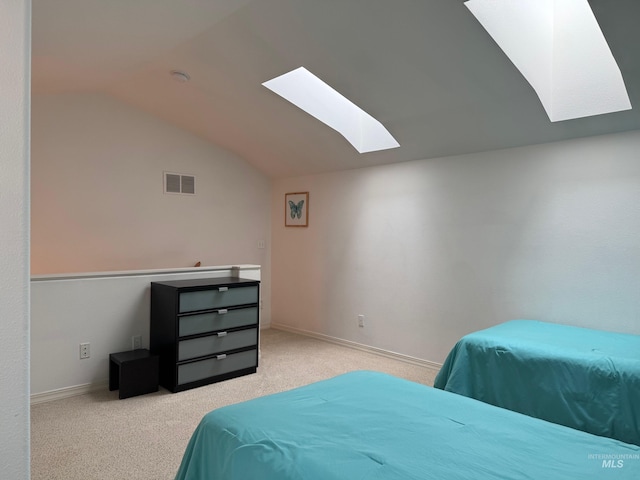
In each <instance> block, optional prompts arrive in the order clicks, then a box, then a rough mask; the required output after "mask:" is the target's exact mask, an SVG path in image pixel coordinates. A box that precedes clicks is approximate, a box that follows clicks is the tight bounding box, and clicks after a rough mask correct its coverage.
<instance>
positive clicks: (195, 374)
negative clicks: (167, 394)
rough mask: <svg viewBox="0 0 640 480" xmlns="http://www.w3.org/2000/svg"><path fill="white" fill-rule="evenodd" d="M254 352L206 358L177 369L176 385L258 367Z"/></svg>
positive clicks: (256, 356)
mask: <svg viewBox="0 0 640 480" xmlns="http://www.w3.org/2000/svg"><path fill="white" fill-rule="evenodd" d="M257 362H258V355H257V352H256V350H247V351H246V352H240V353H234V354H231V355H226V356H225V357H224V358H208V359H207V360H201V361H199V362H193V363H187V364H185V365H180V366H179V367H178V385H183V384H185V383H191V382H196V381H198V380H203V379H205V378H209V377H213V376H216V375H223V374H225V373H229V372H234V371H236V370H243V369H245V368H255V367H257V366H258V363H257Z"/></svg>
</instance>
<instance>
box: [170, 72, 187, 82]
mask: <svg viewBox="0 0 640 480" xmlns="http://www.w3.org/2000/svg"><path fill="white" fill-rule="evenodd" d="M171 78H173V79H174V80H175V81H176V82H180V83H187V82H188V81H189V80H191V77H190V76H189V74H188V73H186V72H182V71H180V70H171Z"/></svg>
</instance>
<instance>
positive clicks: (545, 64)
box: [465, 0, 631, 122]
mask: <svg viewBox="0 0 640 480" xmlns="http://www.w3.org/2000/svg"><path fill="white" fill-rule="evenodd" d="M465 5H466V6H467V8H469V10H470V11H471V13H472V14H473V15H474V16H475V17H476V18H477V19H478V21H479V22H480V23H481V24H482V26H483V27H484V28H485V30H487V32H488V33H489V35H491V37H493V39H494V40H495V41H496V43H497V44H498V45H499V46H500V48H502V50H503V51H504V53H506V55H507V56H508V57H509V59H510V60H511V61H512V62H513V64H514V65H515V66H516V67H517V68H518V70H520V72H521V73H522V75H524V77H525V78H526V79H527V81H528V82H529V83H530V84H531V86H532V87H533V88H534V90H535V91H536V93H537V94H538V97H539V98H540V100H541V102H542V105H543V106H544V109H545V110H546V112H547V115H548V116H549V119H550V120H551V121H552V122H557V121H561V120H570V119H573V118H580V117H588V116H591V115H600V114H603V113H612V112H618V111H621V110H629V109H631V102H630V101H629V97H628V95H627V90H626V88H625V85H624V80H623V79H622V74H621V73H620V69H619V68H618V65H617V63H616V61H615V59H614V58H613V54H612V53H611V50H610V49H609V46H608V45H607V41H606V40H605V38H604V35H603V34H602V31H601V30H600V26H599V25H598V22H597V21H596V18H595V17H594V15H593V12H592V11H591V7H590V6H589V3H588V1H587V0H468V1H467V2H465Z"/></svg>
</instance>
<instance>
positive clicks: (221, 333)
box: [218, 332, 227, 337]
mask: <svg viewBox="0 0 640 480" xmlns="http://www.w3.org/2000/svg"><path fill="white" fill-rule="evenodd" d="M218 336H219V337H226V336H227V332H218Z"/></svg>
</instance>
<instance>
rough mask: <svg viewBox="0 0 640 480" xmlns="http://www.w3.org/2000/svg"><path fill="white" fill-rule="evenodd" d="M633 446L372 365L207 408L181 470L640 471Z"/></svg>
mask: <svg viewBox="0 0 640 480" xmlns="http://www.w3.org/2000/svg"><path fill="white" fill-rule="evenodd" d="M638 478H640V447H638V446H635V445H629V444H626V443H623V442H620V441H617V440H613V439H610V438H603V437H598V436H595V435H591V434H588V433H585V432H581V431H578V430H574V429H571V428H567V427H563V426H561V425H555V424H552V423H549V422H545V421H542V420H538V419H536V418H532V417H528V416H526V415H522V414H519V413H516V412H512V411H509V410H505V409H502V408H498V407H494V406H492V405H488V404H486V403H482V402H479V401H477V400H473V399H470V398H467V397H464V396H461V395H455V394H452V393H449V392H444V391H442V390H437V389H434V388H431V387H427V386H424V385H420V384H417V383H413V382H409V381H407V380H403V379H399V378H395V377H392V376H389V375H386V374H382V373H377V372H352V373H348V374H344V375H341V376H338V377H335V378H332V379H329V380H325V381H322V382H318V383H314V384H311V385H308V386H305V387H300V388H297V389H295V390H291V391H288V392H283V393H278V394H274V395H270V396H266V397H261V398H257V399H254V400H250V401H247V402H244V403H240V404H237V405H231V406H228V407H223V408H220V409H217V410H214V411H213V412H211V413H209V414H207V415H206V416H205V417H204V418H203V419H202V421H201V422H200V425H199V426H198V427H197V429H196V431H195V432H194V434H193V436H192V438H191V441H190V442H189V445H188V446H187V449H186V452H185V454H184V457H183V460H182V464H181V466H180V469H179V471H178V475H177V477H176V479H177V480H429V479H434V480H436V479H437V480H463V479H465V480H494V479H503V480H504V479H509V480H525V479H527V480H531V479H541V480H547V479H553V480H576V479H580V480H596V479H597V480H602V479H616V480H638Z"/></svg>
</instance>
